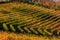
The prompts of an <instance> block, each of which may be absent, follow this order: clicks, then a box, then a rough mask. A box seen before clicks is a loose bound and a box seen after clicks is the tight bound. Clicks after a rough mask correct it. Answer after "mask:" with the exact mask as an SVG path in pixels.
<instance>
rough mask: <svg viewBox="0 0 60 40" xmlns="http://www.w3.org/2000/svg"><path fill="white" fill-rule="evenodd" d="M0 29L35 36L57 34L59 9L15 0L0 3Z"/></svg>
mask: <svg viewBox="0 0 60 40" xmlns="http://www.w3.org/2000/svg"><path fill="white" fill-rule="evenodd" d="M0 30H3V31H8V32H10V33H12V32H15V33H22V34H32V35H36V36H40V35H41V36H59V35H60V11H59V10H57V11H55V10H54V9H48V8H44V7H41V6H36V5H30V4H24V3H17V2H13V3H5V4H0Z"/></svg>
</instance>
